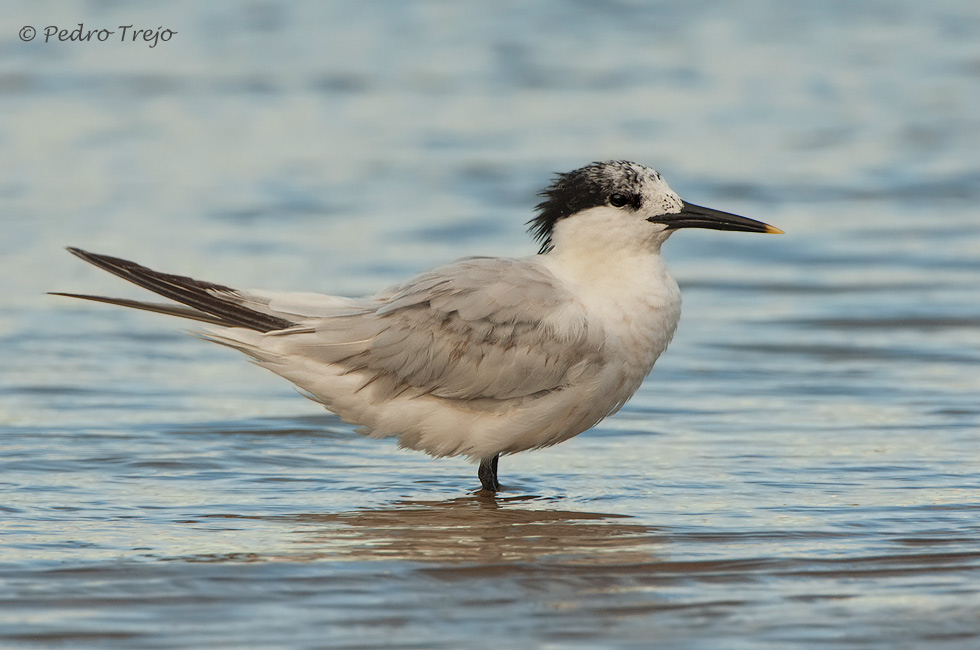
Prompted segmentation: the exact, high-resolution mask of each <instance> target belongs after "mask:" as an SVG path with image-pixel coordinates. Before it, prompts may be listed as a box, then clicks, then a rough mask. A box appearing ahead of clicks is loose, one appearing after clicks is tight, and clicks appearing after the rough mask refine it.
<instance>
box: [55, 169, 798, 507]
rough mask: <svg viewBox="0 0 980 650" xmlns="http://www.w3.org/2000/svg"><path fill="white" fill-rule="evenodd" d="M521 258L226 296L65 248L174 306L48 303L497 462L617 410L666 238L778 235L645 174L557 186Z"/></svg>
mask: <svg viewBox="0 0 980 650" xmlns="http://www.w3.org/2000/svg"><path fill="white" fill-rule="evenodd" d="M541 196H542V197H543V199H544V200H543V201H541V203H540V204H538V206H537V215H536V216H535V217H534V218H533V219H531V220H530V221H529V222H528V224H529V226H530V229H529V230H530V233H531V234H532V235H533V237H534V238H535V239H536V240H537V241H538V242H539V243H540V244H541V248H540V250H539V252H538V254H537V255H531V256H529V257H521V258H498V257H471V258H466V259H461V260H458V261H456V262H453V263H451V264H448V265H446V266H441V267H438V268H435V269H433V270H431V271H428V272H426V273H422V274H421V275H418V276H416V277H414V278H412V279H410V280H408V281H406V282H403V283H401V284H398V285H395V286H393V287H391V288H389V289H385V290H384V291H381V292H380V293H378V294H375V295H374V296H370V297H365V298H342V297H337V296H328V295H322V294H315V293H291V292H273V291H259V290H248V291H239V290H236V289H231V288H229V287H226V286H222V285H219V284H213V283H210V282H202V281H200V280H194V279H192V278H188V277H182V276H177V275H168V274H164V273H159V272H157V271H153V270H151V269H148V268H146V267H144V266H140V265H138V264H135V263H133V262H129V261H127V260H123V259H119V258H114V257H108V256H105V255H97V254H94V253H88V252H85V251H82V250H80V249H77V248H69V249H68V250H69V251H71V252H72V253H73V254H75V255H77V256H78V257H80V258H82V259H83V260H85V261H87V262H90V263H92V264H94V265H96V266H98V267H100V268H102V269H105V270H106V271H109V272H110V273H114V274H116V275H118V276H120V277H122V278H124V279H126V280H128V281H130V282H132V283H134V284H137V285H139V286H141V287H144V288H146V289H149V290H151V291H153V292H156V293H157V294H159V295H161V296H164V297H166V298H169V299H171V300H174V301H176V302H178V303H181V304H159V303H145V302H139V301H135V300H126V299H120V298H107V297H104V296H90V295H80V294H67V293H57V294H55V295H63V296H70V297H74V298H84V299H87V300H95V301H98V302H106V303H111V304H116V305H122V306H125V307H135V308H137V309H144V310H149V311H156V312H161V313H164V314H170V315H173V316H180V317H183V318H189V319H193V320H197V321H202V322H204V323H207V324H209V325H210V327H208V328H206V329H205V330H204V331H203V332H202V333H201V334H200V335H201V336H202V337H203V338H206V339H208V340H211V341H214V342H216V343H220V344H222V345H227V346H229V347H232V348H235V349H236V350H240V351H242V352H244V353H245V354H247V355H249V356H250V357H252V359H253V360H254V361H255V362H256V363H257V364H258V365H260V366H262V367H264V368H268V369H269V370H271V371H272V372H274V373H276V374H278V375H280V376H282V377H285V378H286V379H288V380H289V381H291V382H292V383H293V384H295V385H296V386H298V387H299V388H300V389H302V390H303V392H305V394H306V395H307V396H309V397H310V398H312V399H314V400H316V401H318V402H320V403H322V404H323V405H324V406H326V407H327V408H328V409H329V410H330V411H332V412H334V413H336V414H337V415H339V416H340V417H341V418H343V419H344V420H346V421H348V422H350V423H352V424H355V425H358V427H359V429H358V430H359V432H361V433H364V434H367V435H369V436H372V437H376V438H382V437H387V436H397V437H398V441H399V443H400V445H401V446H403V447H408V448H411V449H418V450H421V451H424V452H427V453H428V454H431V455H432V456H437V457H438V456H456V455H463V456H466V457H468V458H470V459H471V460H474V461H479V463H480V467H479V472H478V474H479V478H480V482H481V484H482V486H483V489H484V490H487V491H488V492H496V491H497V490H499V489H500V484H499V482H498V480H497V461H498V457H499V456H500V455H501V454H513V453H516V452H519V451H525V450H528V449H537V448H541V447H547V446H550V445H554V444H557V443H559V442H562V441H564V440H567V439H569V438H571V437H572V436H576V435H578V434H580V433H582V432H583V431H585V430H586V429H589V428H590V427H592V426H594V425H595V424H597V423H598V422H599V421H600V420H602V419H603V418H605V417H606V416H607V415H610V414H612V413H615V412H616V411H617V410H619V408H620V407H622V406H623V404H624V403H625V402H626V401H627V400H628V399H629V398H630V397H632V396H633V393H635V392H636V390H637V388H639V386H640V383H641V382H642V381H643V379H644V377H646V376H647V374H648V373H649V372H650V370H651V369H652V368H653V364H654V362H655V361H656V360H657V358H658V357H659V356H660V355H661V353H663V351H664V350H665V349H666V348H667V344H668V343H669V342H670V340H671V337H672V336H673V334H674V329H675V328H676V326H677V321H678V319H679V317H680V306H681V297H680V292H679V290H678V288H677V283H676V282H674V280H673V278H671V276H670V275H669V274H668V273H667V269H666V268H665V266H664V262H663V260H662V259H661V257H660V247H661V245H662V244H663V243H664V241H666V240H667V238H668V237H669V236H670V235H671V233H673V232H674V231H675V230H677V229H679V228H712V229H715V230H742V231H748V232H760V233H781V232H782V231H781V230H779V229H778V228H775V227H773V226H770V225H767V224H764V223H762V222H759V221H755V220H753V219H748V218H745V217H740V216H737V215H734V214H729V213H727V212H720V211H718V210H712V209H709V208H704V207H701V206H697V205H693V204H691V203H687V202H685V201H683V200H681V198H680V197H678V196H677V194H675V193H674V192H673V191H671V189H670V188H669V187H668V186H667V184H666V183H665V182H664V181H663V179H662V178H661V177H660V174H659V173H657V172H656V171H654V170H653V169H650V168H648V167H644V166H642V165H639V164H636V163H632V162H625V161H611V162H599V163H593V164H591V165H588V166H586V167H582V168H581V169H576V170H575V171H572V172H568V173H566V174H559V175H557V177H556V179H555V181H554V183H553V184H552V185H551V186H549V187H548V188H547V189H545V190H544V191H543V192H542V193H541Z"/></svg>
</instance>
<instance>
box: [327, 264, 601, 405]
mask: <svg viewBox="0 0 980 650" xmlns="http://www.w3.org/2000/svg"><path fill="white" fill-rule="evenodd" d="M375 300H376V301H377V302H376V303H375V304H377V305H378V307H377V308H376V309H375V310H374V311H373V312H372V313H370V314H361V315H350V316H346V317H342V318H339V319H327V320H326V321H324V322H323V323H322V325H321V326H320V327H318V328H317V329H318V331H317V332H316V334H315V335H314V339H319V342H320V343H321V344H322V345H323V347H321V349H320V352H321V353H326V354H327V355H328V356H332V357H334V359H333V360H332V362H333V363H339V364H341V365H342V366H345V367H346V368H347V369H348V371H350V372H361V373H364V374H365V375H366V376H367V377H368V379H367V382H368V383H373V382H376V381H380V382H384V383H386V384H389V385H390V389H391V390H392V391H404V390H408V389H414V390H416V391H417V392H419V393H424V394H429V395H435V396H438V397H444V398H451V399H466V400H475V399H497V400H503V399H511V398H518V397H524V396H530V395H535V394H539V393H542V392H548V391H553V390H556V389H560V388H561V387H562V386H564V385H565V384H567V383H569V382H571V381H574V380H575V379H576V378H578V376H580V374H581V373H583V372H587V371H588V369H589V368H590V367H591V366H594V364H595V363H597V361H598V360H599V355H600V353H601V347H602V346H601V336H600V335H599V334H600V333H599V332H597V331H595V328H594V327H593V328H591V329H590V327H589V324H588V321H587V320H586V318H585V317H584V315H583V313H582V311H581V309H580V308H578V307H577V304H576V303H575V301H574V299H573V298H572V297H571V296H570V295H569V294H568V293H567V292H566V291H564V290H562V289H561V288H560V286H559V285H558V283H557V281H556V279H555V277H554V276H553V275H551V273H550V272H549V271H547V270H546V269H544V268H543V267H541V266H540V265H538V264H535V263H534V262H531V261H528V260H520V259H499V258H471V259H467V260H461V261H459V262H456V263H454V264H452V265H449V266H445V267H442V268H438V269H434V270H433V271H430V272H428V273H425V274H423V275H420V276H418V277H416V278H414V279H413V280H411V281H409V282H407V283H405V284H403V285H400V286H397V287H394V288H392V289H390V290H388V291H386V292H383V293H382V294H379V295H378V296H375ZM310 343H312V344H313V345H314V346H315V345H316V343H315V342H314V341H310Z"/></svg>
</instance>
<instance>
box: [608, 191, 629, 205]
mask: <svg viewBox="0 0 980 650" xmlns="http://www.w3.org/2000/svg"><path fill="white" fill-rule="evenodd" d="M629 202H630V197H628V196H626V195H625V194H620V193H619V192H616V193H615V194H610V195H609V205H611V206H613V207H614V208H621V207H623V206H624V205H626V204H627V203H629Z"/></svg>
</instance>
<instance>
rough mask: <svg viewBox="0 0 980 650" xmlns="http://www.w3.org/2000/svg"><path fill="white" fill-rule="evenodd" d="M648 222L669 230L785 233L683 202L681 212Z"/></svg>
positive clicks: (719, 211)
mask: <svg viewBox="0 0 980 650" xmlns="http://www.w3.org/2000/svg"><path fill="white" fill-rule="evenodd" d="M647 221H652V222H653V223H662V224H665V225H666V226H667V228H668V229H669V230H676V229H677V228H711V229H712V230H742V231H744V232H766V233H770V234H773V235H781V234H783V231H782V230H780V229H779V228H776V227H775V226H770V225H769V224H767V223H762V222H761V221H756V220H755V219H749V218H747V217H740V216H738V215H737V214H731V213H730V212H722V211H721V210H712V209H711V208H705V207H702V206H700V205H694V204H693V203H688V202H687V201H684V202H683V207H682V208H681V211H680V212H674V213H673V214H659V215H657V216H655V217H650V218H649V219H647Z"/></svg>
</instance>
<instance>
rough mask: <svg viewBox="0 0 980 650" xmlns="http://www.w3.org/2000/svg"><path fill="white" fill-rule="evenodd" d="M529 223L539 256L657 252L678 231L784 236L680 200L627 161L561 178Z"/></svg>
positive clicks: (765, 226)
mask: <svg viewBox="0 0 980 650" xmlns="http://www.w3.org/2000/svg"><path fill="white" fill-rule="evenodd" d="M540 196H542V197H543V198H544V200H543V201H542V202H541V203H539V204H538V206H537V211H538V214H537V216H535V217H534V218H533V219H531V221H529V222H528V225H529V226H530V227H529V230H530V232H531V234H532V235H533V236H534V238H535V239H536V240H537V241H538V242H540V244H541V250H540V252H541V253H547V252H550V251H551V250H552V249H561V248H565V247H574V246H579V245H581V246H599V245H608V246H611V247H613V248H618V249H620V250H622V251H623V252H624V253H625V252H627V251H629V250H631V249H636V248H637V247H640V248H642V249H643V250H646V251H650V250H652V251H654V252H655V251H658V250H659V249H660V245H661V244H662V243H663V242H664V241H665V240H666V239H667V237H669V236H670V234H671V233H672V232H673V231H675V230H677V229H679V228H711V229H714V230H743V231H746V232H763V233H781V232H782V230H780V229H779V228H775V227H773V226H770V225H768V224H765V223H762V222H761V221H756V220H754V219H748V218H746V217H740V216H738V215H735V214H730V213H728V212H721V211H720V210H712V209H711V208H705V207H702V206H699V205H694V204H692V203H688V202H686V201H684V200H682V199H681V198H680V197H679V196H677V194H675V193H674V192H673V190H671V189H670V188H669V187H668V186H667V183H665V182H664V180H663V178H661V177H660V174H659V173H658V172H656V171H654V170H653V169H650V168H649V167H644V166H643V165H638V164H637V163H633V162H627V161H609V162H597V163H592V164H591V165H588V166H586V167H582V168H581V169H576V170H575V171H571V172H568V173H565V174H558V176H557V178H556V179H555V182H554V183H552V184H551V185H550V186H549V187H548V188H547V189H545V190H544V191H543V192H542V193H541V194H540Z"/></svg>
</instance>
